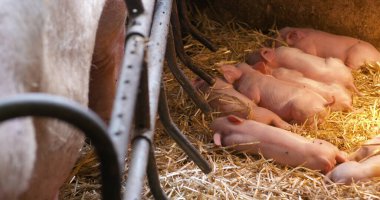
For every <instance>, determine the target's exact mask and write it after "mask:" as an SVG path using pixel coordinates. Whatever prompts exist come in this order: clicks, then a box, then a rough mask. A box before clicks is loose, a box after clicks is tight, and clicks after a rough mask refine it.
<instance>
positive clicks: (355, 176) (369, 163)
mask: <svg viewBox="0 0 380 200" xmlns="http://www.w3.org/2000/svg"><path fill="white" fill-rule="evenodd" d="M375 177H380V155H376V156H372V157H370V158H368V159H366V160H364V161H362V162H357V161H348V162H345V163H342V164H340V165H338V166H337V167H335V168H334V169H333V170H332V171H331V172H329V173H328V174H327V175H326V180H328V179H329V180H331V181H333V182H335V183H343V184H350V183H352V182H359V181H368V180H371V179H373V178H375Z"/></svg>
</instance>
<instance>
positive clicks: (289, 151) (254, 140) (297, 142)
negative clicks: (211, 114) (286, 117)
mask: <svg viewBox="0 0 380 200" xmlns="http://www.w3.org/2000/svg"><path fill="white" fill-rule="evenodd" d="M211 129H212V130H213V131H214V133H215V134H214V143H215V144H216V145H218V146H231V147H233V148H234V149H235V150H238V151H241V152H246V153H249V154H261V155H262V156H264V158H266V159H273V160H274V161H275V162H276V163H279V164H282V165H289V166H292V167H296V166H300V165H303V166H304V167H307V168H310V169H313V170H320V171H321V172H322V173H327V172H329V171H330V170H331V169H332V168H333V167H334V166H335V164H336V163H340V162H345V161H346V160H347V159H346V158H345V154H344V152H341V151H339V150H338V148H337V147H335V146H334V145H332V144H330V143H329V142H326V141H323V140H319V139H313V140H308V139H306V138H304V137H302V136H300V135H297V134H295V133H292V132H289V131H286V130H282V129H279V128H276V127H272V126H268V125H265V124H262V123H257V122H255V121H252V120H244V119H241V118H239V117H236V116H233V115H229V116H227V117H221V118H217V119H215V120H214V121H213V122H212V125H211Z"/></svg>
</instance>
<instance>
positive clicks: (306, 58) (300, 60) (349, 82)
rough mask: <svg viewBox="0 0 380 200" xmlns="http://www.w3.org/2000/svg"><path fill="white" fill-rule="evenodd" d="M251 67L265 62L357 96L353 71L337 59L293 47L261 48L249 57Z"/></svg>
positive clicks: (271, 66)
mask: <svg viewBox="0 0 380 200" xmlns="http://www.w3.org/2000/svg"><path fill="white" fill-rule="evenodd" d="M246 61H247V63H248V64H249V65H254V64H255V63H257V62H261V61H262V62H264V63H265V64H266V65H267V66H268V67H270V68H273V69H274V68H278V67H284V68H287V69H292V70H296V71H299V72H301V73H302V74H303V75H304V76H305V77H307V78H310V79H313V80H316V81H320V82H324V83H327V84H333V83H337V84H340V85H342V86H344V87H345V88H347V89H349V90H353V91H354V92H356V93H357V94H359V95H361V93H360V92H359V91H358V90H357V88H356V87H355V85H354V78H353V76H352V74H351V70H350V69H349V68H347V67H346V66H345V65H344V63H343V62H342V61H341V60H339V59H337V58H326V59H325V58H320V57H318V56H314V55H310V54H307V53H305V52H303V51H301V50H299V49H296V48H291V47H278V48H276V49H272V48H261V49H260V50H258V51H257V52H253V53H250V54H248V55H247V59H246Z"/></svg>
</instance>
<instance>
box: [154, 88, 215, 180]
mask: <svg viewBox="0 0 380 200" xmlns="http://www.w3.org/2000/svg"><path fill="white" fill-rule="evenodd" d="M166 98H167V97H166V92H165V86H164V84H163V83H161V92H160V104H159V106H158V113H159V115H160V121H161V123H162V124H163V125H164V128H165V130H166V132H167V133H168V134H169V135H170V136H171V137H172V138H173V139H174V140H175V141H176V143H177V144H178V145H179V147H181V149H183V150H184V151H185V153H186V154H187V155H188V156H189V157H190V159H191V160H193V161H194V163H195V164H196V165H198V167H199V168H200V169H201V170H202V171H203V173H205V174H208V173H210V172H211V171H212V168H211V166H210V165H209V163H208V162H207V161H206V160H205V159H203V157H202V155H201V154H200V153H199V152H198V150H197V149H195V148H194V146H193V145H192V144H191V143H190V142H189V141H188V140H187V138H186V137H185V136H184V135H183V134H182V133H181V131H180V130H179V129H178V128H177V126H176V125H175V124H174V123H173V121H172V120H171V117H170V112H169V108H168V103H167V101H166Z"/></svg>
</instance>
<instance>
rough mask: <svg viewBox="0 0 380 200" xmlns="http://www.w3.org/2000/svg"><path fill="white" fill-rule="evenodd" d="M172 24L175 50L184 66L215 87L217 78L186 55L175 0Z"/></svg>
mask: <svg viewBox="0 0 380 200" xmlns="http://www.w3.org/2000/svg"><path fill="white" fill-rule="evenodd" d="M170 22H171V25H172V28H173V37H174V44H175V50H176V52H177V56H178V57H179V59H180V60H181V61H182V63H183V64H185V66H186V67H188V68H189V69H190V70H191V71H193V72H194V73H195V74H196V75H198V76H199V77H200V78H202V79H203V80H205V81H206V82H207V83H208V84H209V85H213V84H214V83H215V78H214V77H212V76H211V75H210V74H208V73H206V72H205V71H203V70H202V69H201V68H200V67H199V66H197V65H195V64H194V63H193V61H192V60H191V58H190V57H189V56H188V55H187V54H186V53H185V48H184V46H183V42H182V33H181V24H180V21H179V17H178V11H177V3H176V1H175V0H173V8H172V15H171V19H170Z"/></svg>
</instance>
